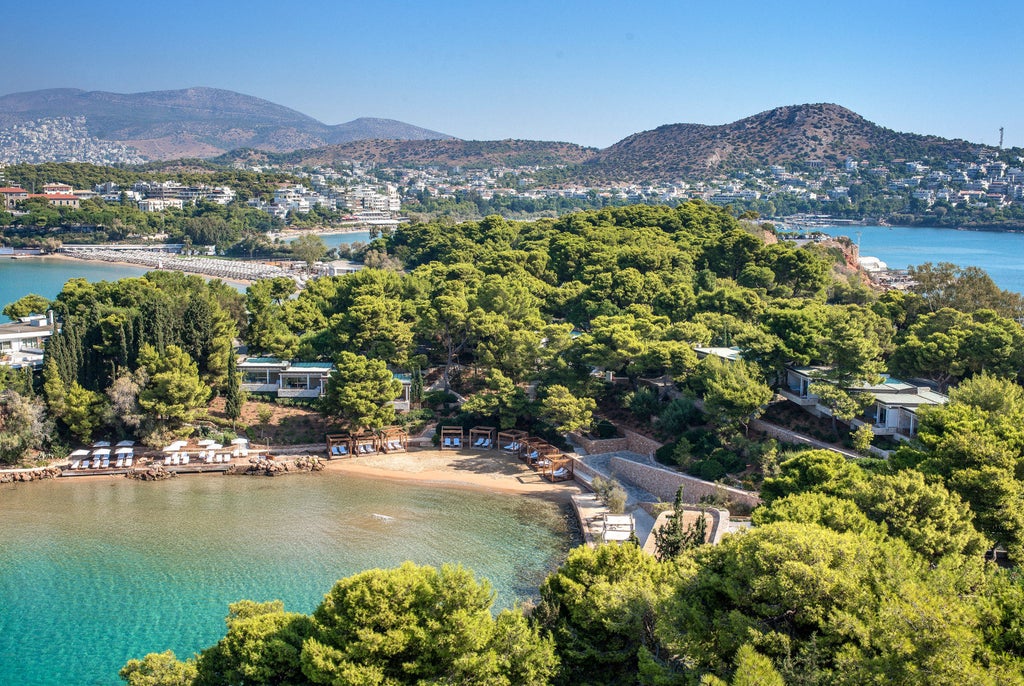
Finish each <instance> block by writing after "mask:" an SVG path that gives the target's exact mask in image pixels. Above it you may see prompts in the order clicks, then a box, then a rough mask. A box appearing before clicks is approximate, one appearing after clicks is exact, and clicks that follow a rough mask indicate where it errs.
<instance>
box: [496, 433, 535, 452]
mask: <svg viewBox="0 0 1024 686" xmlns="http://www.w3.org/2000/svg"><path fill="white" fill-rule="evenodd" d="M528 437H529V434H527V433H526V432H525V431H519V430H518V429H509V430H507V431H499V432H498V447H499V448H501V449H502V450H504V451H505V452H506V453H515V454H519V448H520V447H521V445H522V442H523V439H524V438H528Z"/></svg>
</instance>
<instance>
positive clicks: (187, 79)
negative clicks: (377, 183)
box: [0, 0, 1024, 147]
mask: <svg viewBox="0 0 1024 686" xmlns="http://www.w3.org/2000/svg"><path fill="white" fill-rule="evenodd" d="M0 16H2V17H3V19H2V21H3V35H4V41H3V50H2V51H0V54H2V55H3V62H4V68H3V69H2V70H0V94H3V93H12V92H18V91H28V90H36V89H41V88H57V87H74V88H83V89H86V90H107V91H115V92H122V93H124V92H137V91H148V90H163V89H173V88H186V87H189V86H211V87H216V88H226V89H229V90H234V91H239V92H242V93H246V94H249V95H254V96H258V97H261V98H265V99H267V100H271V101H273V102H276V103H278V104H281V105H285V106H288V107H291V108H293V109H296V110H299V111H300V112H303V113H305V114H308V115H311V116H313V117H315V118H317V119H319V120H321V121H323V122H325V123H328V124H338V123H341V122H345V121H349V120H352V119H355V118H357V117H364V116H365V117H386V118H390V119H398V120H401V121H404V122H408V123H410V124H415V125H417V126H423V127H426V128H429V129H434V130H436V131H442V132H444V133H449V134H451V135H454V136H457V137H459V138H466V139H477V140H487V139H500V138H528V139H538V140H562V141H571V142H574V143H580V144H584V145H592V146H598V147H604V146H607V145H610V144H612V143H614V142H616V141H617V140H620V139H622V138H624V137H625V136H627V135H629V134H631V133H635V132H637V131H643V130H646V129H651V128H654V127H656V126H660V125H662V124H671V123H678V122H692V123H701V124H723V123H727V122H731V121H735V120H737V119H741V118H743V117H745V116H749V115H751V114H755V113H757V112H761V111H764V110H767V109H771V108H773V107H777V106H780V105H792V104H799V103H810V102H834V103H838V104H840V105H843V106H845V107H848V108H850V109H852V110H854V111H855V112H857V113H859V114H861V115H863V116H864V117H866V118H867V119H869V120H871V121H873V122H875V123H878V124H881V125H883V126H887V127H890V128H893V129H896V130H899V131H910V132H915V133H930V134H937V135H941V136H945V137H950V138H965V139H967V140H970V141H974V142H979V143H986V144H990V145H994V144H996V143H998V140H999V127H1000V126H1004V127H1005V128H1006V137H1005V144H1006V145H1007V146H1011V145H1018V146H1024V88H1022V83H1021V78H1022V75H1024V42H1022V41H1021V38H1020V32H1021V29H1022V27H1024V3H1021V2H1000V3H984V4H974V3H968V2H962V1H961V2H954V1H953V0H934V1H933V2H928V3H925V2H901V1H900V0H889V1H888V2H876V1H875V0H862V1H859V2H850V1H843V2H829V1H825V2H822V1H820V0H819V1H817V2H786V1H779V2H765V1H764V0H761V1H760V2H746V1H745V0H739V1H732V2H703V3H695V2H692V1H691V0H677V1H665V2H642V1H637V0H632V1H630V2H621V1H620V2H603V1H602V0H589V1H585V2H577V1H576V0H546V1H542V2H534V1H532V0H521V1H518V2H507V1H506V2H502V1H501V0H498V1H497V2H495V1H491V2H488V1H487V0H483V1H478V2H466V1H464V0H452V1H451V2H432V1H431V0H421V1H420V2H389V1H386V0H374V1H372V2H366V1H365V0H364V1H362V2H349V1H348V0H338V1H337V2H305V3H302V2H280V1H278V2H264V1H263V0H252V1H249V2H245V3H242V2H218V1H217V0H206V1H199V2H196V1H193V0H176V1H175V2H167V3H155V2H154V3H151V2H146V1H143V2H133V3H119V2H103V1H102V0H100V1H98V2H82V1H81V0H75V1H74V2H69V1H67V0H51V1H50V2H46V3H28V2H11V3H7V4H6V5H5V8H4V9H3V11H2V12H0Z"/></svg>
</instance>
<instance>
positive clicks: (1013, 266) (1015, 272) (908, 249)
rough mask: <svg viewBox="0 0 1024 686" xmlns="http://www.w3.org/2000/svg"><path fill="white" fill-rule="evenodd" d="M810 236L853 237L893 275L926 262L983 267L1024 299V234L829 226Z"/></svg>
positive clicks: (912, 227) (867, 253) (1005, 287)
mask: <svg viewBox="0 0 1024 686" xmlns="http://www.w3.org/2000/svg"><path fill="white" fill-rule="evenodd" d="M810 230H813V231H822V232H824V233H827V234H828V235H830V236H849V237H850V239H851V240H853V241H854V242H855V243H857V242H859V243H860V254H861V256H871V257H877V258H878V259H880V260H882V261H883V262H885V263H886V264H887V265H888V266H889V268H890V269H905V268H906V267H907V266H909V265H920V264H924V263H925V262H932V263H935V264H937V263H939V262H952V263H953V264H955V265H958V266H961V267H980V268H981V269H984V270H985V271H986V272H987V273H988V275H989V276H991V277H992V280H993V281H995V283H996V285H997V286H999V287H1000V288H1002V289H1004V290H1008V291H1015V292H1017V293H1024V233H1009V232H1005V231H959V230H957V229H940V228H934V227H924V226H892V227H889V226H824V227H813V228H811V229H810Z"/></svg>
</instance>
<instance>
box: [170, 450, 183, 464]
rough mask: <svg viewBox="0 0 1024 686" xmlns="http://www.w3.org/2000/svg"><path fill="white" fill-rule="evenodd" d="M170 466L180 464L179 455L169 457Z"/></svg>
mask: <svg viewBox="0 0 1024 686" xmlns="http://www.w3.org/2000/svg"><path fill="white" fill-rule="evenodd" d="M171 464H172V465H173V464H181V455H180V454H179V453H174V455H172V456H171Z"/></svg>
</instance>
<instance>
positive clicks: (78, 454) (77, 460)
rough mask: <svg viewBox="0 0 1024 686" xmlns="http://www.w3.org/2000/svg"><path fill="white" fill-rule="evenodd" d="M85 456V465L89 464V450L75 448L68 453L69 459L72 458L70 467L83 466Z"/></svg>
mask: <svg viewBox="0 0 1024 686" xmlns="http://www.w3.org/2000/svg"><path fill="white" fill-rule="evenodd" d="M83 458H85V466H86V467H88V466H89V459H88V458H89V451H88V450H82V449H79V450H74V451H72V452H71V454H70V455H68V459H69V460H71V466H70V469H78V468H79V467H81V466H82V459H83Z"/></svg>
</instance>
